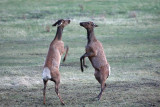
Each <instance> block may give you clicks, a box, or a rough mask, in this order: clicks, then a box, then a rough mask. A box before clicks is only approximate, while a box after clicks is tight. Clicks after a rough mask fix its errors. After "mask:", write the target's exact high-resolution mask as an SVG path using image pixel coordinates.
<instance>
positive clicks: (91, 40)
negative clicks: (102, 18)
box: [80, 22, 110, 100]
mask: <svg viewBox="0 0 160 107" xmlns="http://www.w3.org/2000/svg"><path fill="white" fill-rule="evenodd" d="M80 26H82V27H84V28H85V29H86V30H87V39H88V43H87V45H86V48H85V49H86V53H85V54H84V55H82V56H81V58H80V63H81V71H82V72H83V66H84V67H87V66H86V65H85V57H88V58H89V60H90V62H91V64H92V66H93V67H94V69H95V73H94V76H95V78H96V79H97V81H98V82H99V83H100V84H101V91H100V93H99V95H98V96H97V98H98V100H100V99H101V96H102V93H103V91H104V89H105V88H106V83H105V81H106V79H107V78H108V76H109V75H110V65H109V64H108V62H107V59H106V56H105V53H104V49H103V46H102V44H101V42H99V41H98V40H97V39H96V37H95V35H94V27H97V25H95V24H94V23H93V22H81V23H80Z"/></svg>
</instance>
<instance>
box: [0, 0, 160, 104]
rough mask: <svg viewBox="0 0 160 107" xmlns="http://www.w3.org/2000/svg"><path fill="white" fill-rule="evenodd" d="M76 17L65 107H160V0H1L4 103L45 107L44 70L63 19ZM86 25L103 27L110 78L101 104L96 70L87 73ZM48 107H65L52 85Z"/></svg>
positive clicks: (65, 72)
mask: <svg viewBox="0 0 160 107" xmlns="http://www.w3.org/2000/svg"><path fill="white" fill-rule="evenodd" d="M61 18H64V19H71V24H70V25H69V26H67V27H66V28H65V29H64V32H63V41H64V43H65V45H68V46H69V48H70V50H69V55H68V57H67V60H66V62H65V63H61V67H60V72H61V87H60V93H61V96H62V98H63V99H64V102H65V103H66V105H65V106H66V107H76V106H78V107H84V106H85V107H104V106H111V107H119V106H120V107H122V106H123V107H131V106H132V107H137V106H145V107H151V106H156V107H158V106H160V0H1V1H0V106H1V107H17V106H20V107H28V106H32V107H35V106H37V107H41V106H42V107H43V106H44V105H43V98H42V97H43V95H42V89H43V82H42V70H43V64H44V61H45V57H46V54H47V51H48V47H49V44H50V42H51V41H52V40H53V38H54V36H55V33H56V27H52V26H51V25H52V24H53V23H54V22H55V21H56V20H58V19H61ZM81 21H93V22H95V23H96V24H98V25H99V27H97V28H96V29H95V35H96V37H97V39H98V40H100V41H101V42H102V44H103V46H104V50H105V53H106V57H107V60H108V62H109V63H110V65H111V76H110V77H109V78H108V79H107V81H106V83H107V88H106V90H105V92H104V94H103V96H102V99H101V100H100V101H97V100H96V99H94V97H96V96H97V94H98V93H99V91H100V85H99V83H98V82H97V81H96V80H95V78H94V69H93V67H92V66H91V64H90V62H89V61H88V60H86V61H87V62H86V63H87V65H88V66H89V68H87V69H85V71H84V73H82V72H81V71H80V62H79V58H80V56H81V55H82V54H83V53H84V47H85V44H86V43H87V39H86V30H85V29H84V28H82V27H80V26H79V22H81ZM46 96H47V97H46V106H47V107H49V106H61V104H60V101H59V99H58V97H57V95H56V93H55V91H54V83H53V82H49V83H48V87H47V95H46Z"/></svg>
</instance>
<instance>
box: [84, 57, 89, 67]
mask: <svg viewBox="0 0 160 107" xmlns="http://www.w3.org/2000/svg"><path fill="white" fill-rule="evenodd" d="M83 66H84V67H85V68H88V66H87V65H86V64H85V58H84V59H83Z"/></svg>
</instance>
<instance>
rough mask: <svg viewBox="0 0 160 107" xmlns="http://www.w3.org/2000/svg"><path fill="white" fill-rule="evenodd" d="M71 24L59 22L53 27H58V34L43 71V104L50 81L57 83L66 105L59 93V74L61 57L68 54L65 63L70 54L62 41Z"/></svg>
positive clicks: (52, 43)
mask: <svg viewBox="0 0 160 107" xmlns="http://www.w3.org/2000/svg"><path fill="white" fill-rule="evenodd" d="M69 23H70V20H63V19H61V20H58V21H57V22H56V23H55V24H53V26H57V33H56V36H55V38H54V40H53V41H52V42H51V44H50V47H49V50H48V55H47V58H46V61H45V64H44V69H43V74H42V76H43V82H44V89H43V103H44V104H45V103H46V101H45V100H46V98H45V94H46V86H47V82H48V80H51V81H54V82H55V92H56V94H57V95H58V97H59V99H60V101H61V103H62V104H63V105H64V102H63V100H62V98H61V96H60V94H59V92H58V89H59V85H60V73H59V66H60V61H61V56H62V54H63V53H64V52H66V54H65V56H64V59H63V62H64V61H65V59H66V56H67V53H68V49H69V48H68V47H67V48H64V43H63V41H62V32H63V29H64V27H65V26H66V25H68V24H69Z"/></svg>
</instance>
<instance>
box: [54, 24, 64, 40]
mask: <svg viewBox="0 0 160 107" xmlns="http://www.w3.org/2000/svg"><path fill="white" fill-rule="evenodd" d="M63 28H64V27H62V26H59V27H57V32H56V36H55V38H54V40H62V33H63Z"/></svg>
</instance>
